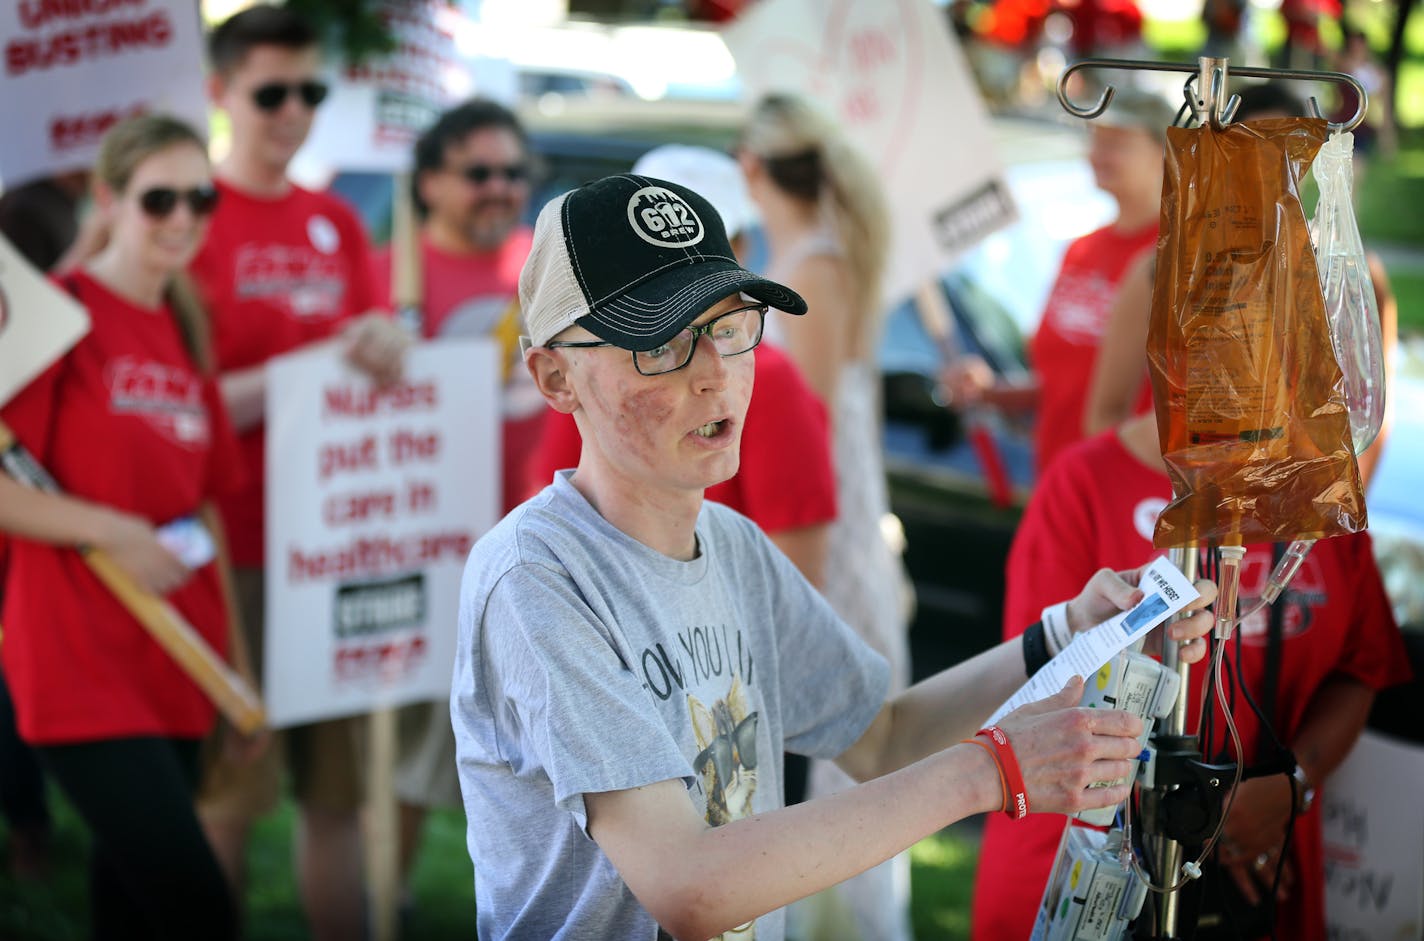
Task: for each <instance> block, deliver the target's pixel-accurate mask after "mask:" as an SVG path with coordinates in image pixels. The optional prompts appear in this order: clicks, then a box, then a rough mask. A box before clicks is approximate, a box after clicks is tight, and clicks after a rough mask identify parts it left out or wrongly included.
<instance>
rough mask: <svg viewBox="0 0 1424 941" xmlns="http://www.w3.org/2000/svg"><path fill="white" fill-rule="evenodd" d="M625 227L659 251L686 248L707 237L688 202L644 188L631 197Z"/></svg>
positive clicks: (663, 190)
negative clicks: (659, 249) (627, 226)
mask: <svg viewBox="0 0 1424 941" xmlns="http://www.w3.org/2000/svg"><path fill="white" fill-rule="evenodd" d="M628 224H629V225H631V226H632V227H633V231H634V232H636V233H637V234H638V238H640V239H642V240H643V241H645V242H647V243H648V244H650V245H656V246H658V247H659V248H687V247H689V246H692V245H696V244H697V243H698V242H701V241H702V237H703V236H704V235H706V234H707V232H706V229H705V228H703V225H702V220H701V219H700V218H698V216H697V213H696V212H694V211H693V210H692V207H691V206H689V205H688V204H687V200H685V199H683V198H682V197H681V196H679V195H678V194H677V193H674V192H673V191H672V190H670V189H667V188H666V187H663V186H645V187H643V188H642V189H640V190H638V191H637V192H636V193H634V194H633V195H632V197H631V198H630V199H629V200H628Z"/></svg>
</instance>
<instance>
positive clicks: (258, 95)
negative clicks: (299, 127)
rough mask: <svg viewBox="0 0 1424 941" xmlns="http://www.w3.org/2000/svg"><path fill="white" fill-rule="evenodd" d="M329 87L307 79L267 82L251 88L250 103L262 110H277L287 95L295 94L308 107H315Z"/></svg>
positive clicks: (321, 100) (285, 100) (323, 83)
mask: <svg viewBox="0 0 1424 941" xmlns="http://www.w3.org/2000/svg"><path fill="white" fill-rule="evenodd" d="M327 91H329V89H328V88H327V87H326V83H325V82H318V81H316V80H315V79H307V80H306V81H303V82H292V83H290V84H288V83H286V82H268V83H267V84H266V85H258V86H257V87H256V88H254V89H253V90H252V103H253V104H255V105H256V106H257V107H258V108H259V109H260V110H262V111H279V110H281V107H282V105H284V104H286V103H287V95H288V94H295V95H296V96H297V97H298V98H300V99H301V100H302V104H304V105H306V106H307V107H308V108H315V107H316V106H317V105H319V104H321V103H322V102H323V101H325V100H326V93H327Z"/></svg>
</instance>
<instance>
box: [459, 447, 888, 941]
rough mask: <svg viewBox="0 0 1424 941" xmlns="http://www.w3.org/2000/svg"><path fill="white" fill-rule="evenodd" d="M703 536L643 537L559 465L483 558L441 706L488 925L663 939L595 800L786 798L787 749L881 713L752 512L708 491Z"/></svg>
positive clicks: (500, 929)
mask: <svg viewBox="0 0 1424 941" xmlns="http://www.w3.org/2000/svg"><path fill="white" fill-rule="evenodd" d="M697 545H698V549H699V554H698V557H697V558H696V559H694V560H692V561H691V562H680V561H677V560H675V559H671V558H668V557H667V556H664V555H662V554H661V553H659V552H656V551H654V550H653V549H650V548H648V547H647V546H645V545H643V544H642V543H639V542H638V541H636V540H634V539H633V538H632V537H630V536H628V535H626V534H625V533H623V532H621V531H619V530H618V529H616V528H615V527H614V526H613V525H612V524H611V523H609V522H608V521H607V520H605V519H604V518H603V517H601V516H599V515H598V512H597V511H596V510H595V509H594V508H593V507H592V506H591V505H590V504H589V503H588V501H587V500H585V499H584V498H583V496H582V495H581V494H580V493H579V492H578V491H577V490H576V489H575V488H574V487H573V485H572V484H571V483H569V472H567V471H565V472H560V474H559V475H558V476H557V477H556V478H555V480H554V483H553V484H552V485H550V486H549V487H547V488H546V489H545V490H544V491H543V492H542V493H540V494H539V495H538V496H536V497H534V498H533V499H531V500H530V501H528V502H527V503H525V504H523V505H522V506H521V507H519V508H518V509H516V510H515V511H514V512H513V513H511V514H510V515H509V516H507V517H506V518H505V519H504V520H503V522H501V523H500V524H499V525H498V526H496V527H495V528H494V529H492V530H491V531H490V532H489V533H488V534H486V535H485V536H484V537H483V538H482V539H480V541H479V542H478V543H477V544H476V545H475V548H474V550H473V551H472V552H471V553H470V559H469V562H468V563H467V564H466V566H465V574H464V579H463V583H462V586H461V593H460V640H459V650H458V653H457V654H456V659H455V677H454V688H453V690H452V692H451V697H450V711H451V720H452V722H453V724H454V728H455V739H456V745H457V749H458V755H459V771H460V789H461V791H462V792H463V794H464V802H465V814H466V818H467V820H468V842H469V848H470V856H471V858H472V859H473V860H474V864H475V892H476V899H477V905H478V909H479V934H480V937H481V938H485V939H493V938H514V939H524V938H540V939H543V938H568V939H574V938H579V939H589V941H605V939H609V938H619V939H653V938H655V937H657V934H658V926H657V924H656V923H655V922H654V921H653V919H652V917H651V916H649V914H648V913H647V912H646V911H645V910H644V909H643V907H642V906H640V905H639V904H638V902H637V900H636V899H634V897H633V895H632V893H631V892H630V891H629V890H628V887H627V886H626V885H625V884H624V882H623V880H622V879H621V878H620V877H619V875H618V872H617V870H616V869H614V867H613V864H612V863H611V862H609V860H608V858H607V857H606V856H604V855H603V853H602V851H601V850H600V849H599V848H598V845H597V844H596V843H594V841H593V840H592V839H591V838H590V837H589V836H588V833H587V830H586V826H587V822H588V821H587V817H586V815H585V810H584V802H583V795H584V794H585V793H587V792H590V791H593V792H599V791H614V790H623V789H626V788H634V787H640V786H644V785H648V784H653V783H656V782H658V781H666V780H668V779H672V778H680V779H682V780H683V782H684V783H685V784H686V786H687V793H688V799H689V800H690V801H691V802H692V804H693V806H694V807H695V808H696V810H697V812H698V814H700V815H702V816H704V817H705V818H706V819H707V820H708V822H709V823H711V824H713V825H714V826H715V825H720V824H723V823H726V822H728V821H730V820H736V819H740V818H742V817H747V816H751V815H752V814H756V813H761V812H764V811H768V810H774V809H776V808H778V807H780V806H781V804H782V786H781V754H782V751H783V750H786V751H792V752H799V753H802V754H806V755H810V756H813V757H821V758H833V757H835V756H836V755H839V754H840V753H841V752H843V751H844V750H845V749H846V748H848V747H849V746H850V745H851V744H853V743H854V742H855V741H856V739H858V738H859V737H860V735H861V734H862V733H863V732H864V731H865V729H866V728H867V727H868V726H869V725H870V722H871V720H872V719H873V718H874V717H875V715H876V713H877V712H878V711H879V709H880V707H881V705H882V704H883V702H884V699H885V694H886V689H887V687H888V682H889V676H888V669H887V667H886V664H885V661H884V660H883V659H882V658H881V657H880V656H879V655H878V654H876V653H875V652H874V651H872V650H870V648H868V647H867V646H866V645H865V643H864V642H863V641H861V640H860V638H859V637H857V636H856V635H855V634H854V633H853V632H852V631H851V630H850V628H848V627H846V625H845V624H844V623H843V622H842V621H841V620H840V619H839V618H838V617H837V616H836V614H835V612H833V611H832V610H831V608H830V606H829V605H828V604H826V602H825V601H824V600H823V599H822V598H821V596H820V595H819V594H818V593H817V592H816V590H815V589H814V588H812V587H811V586H810V585H809V584H808V583H807V582H806V580H805V579H804V578H802V577H801V574H800V573H799V572H798V571H797V570H796V568H795V567H794V566H793V565H792V564H791V562H790V561H788V560H787V559H786V557H785V556H784V555H782V554H781V553H780V552H779V551H778V550H777V549H776V548H775V547H774V546H773V545H772V544H771V543H770V541H768V540H767V538H766V537H765V535H763V534H762V532H761V530H759V529H757V527H756V525H755V524H754V523H752V522H751V521H750V520H748V519H746V518H745V517H743V516H741V515H739V514H737V513H736V512H734V511H732V510H730V509H728V508H726V507H724V506H721V505H718V504H715V503H705V504H704V505H703V508H702V512H701V513H700V515H699V516H698V519H697ZM783 934H784V919H783V916H782V913H781V912H773V913H771V914H769V915H766V916H764V917H762V918H760V919H758V920H757V924H756V936H757V938H758V939H759V941H768V939H769V941H780V939H781V937H782V936H783Z"/></svg>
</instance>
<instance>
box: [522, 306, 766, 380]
mask: <svg viewBox="0 0 1424 941" xmlns="http://www.w3.org/2000/svg"><path fill="white" fill-rule="evenodd" d="M766 311H767V305H766V304H754V305H751V306H748V307H738V308H737V309H736V310H731V311H728V312H727V313H725V314H723V315H722V316H720V317H716V318H714V319H712V320H709V321H707V322H706V323H705V324H703V325H702V326H700V327H684V328H683V329H682V330H681V331H680V332H679V333H678V334H677V335H676V336H674V337H673V338H672V339H671V340H668V341H667V342H666V343H664V344H663V345H661V346H655V347H653V348H652V349H651V350H638V351H635V352H634V353H633V367H634V368H635V369H637V370H638V372H640V373H642V374H643V375H645V376H661V375H662V374H663V373H669V372H677V371H678V370H679V369H681V368H682V367H684V366H686V365H687V364H688V363H690V362H692V354H693V353H695V352H696V351H697V340H698V339H699V338H700V337H702V336H704V335H706V336H707V337H709V338H710V339H711V340H712V346H713V347H714V348H715V349H716V350H717V352H718V353H721V354H722V355H723V356H724V357H726V356H740V355H741V354H742V353H746V352H748V351H750V350H753V349H756V345H757V344H758V343H760V342H761V333H762V328H763V327H764V326H765V325H766ZM613 345H615V344H612V343H609V342H607V341H605V340H589V341H586V342H585V341H580V342H569V341H562V340H560V341H555V342H553V343H546V344H544V348H545V349H550V350H556V349H560V348H562V347H567V348H569V349H593V348H594V347H598V346H613Z"/></svg>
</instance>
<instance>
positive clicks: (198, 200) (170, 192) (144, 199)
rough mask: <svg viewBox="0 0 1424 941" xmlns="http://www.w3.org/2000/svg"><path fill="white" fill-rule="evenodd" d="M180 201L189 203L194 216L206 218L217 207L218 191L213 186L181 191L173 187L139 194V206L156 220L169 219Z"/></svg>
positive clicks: (159, 187) (148, 190)
mask: <svg viewBox="0 0 1424 941" xmlns="http://www.w3.org/2000/svg"><path fill="white" fill-rule="evenodd" d="M180 199H182V200H184V201H185V202H187V204H188V209H189V211H190V212H192V213H193V215H195V216H206V215H208V214H209V213H211V212H212V211H213V209H215V208H216V207H217V204H218V191H217V189H216V188H215V187H212V186H195V187H193V188H192V189H187V190H181V191H180V190H176V189H174V188H173V187H171V186H155V187H154V188H153V189H147V190H144V191H143V192H142V193H139V194H138V205H139V208H140V209H142V210H143V211H144V212H145V213H146V214H147V215H149V216H152V217H153V218H154V219H167V218H168V217H169V216H170V215H172V214H173V210H175V209H177V208H178V200H180Z"/></svg>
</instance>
